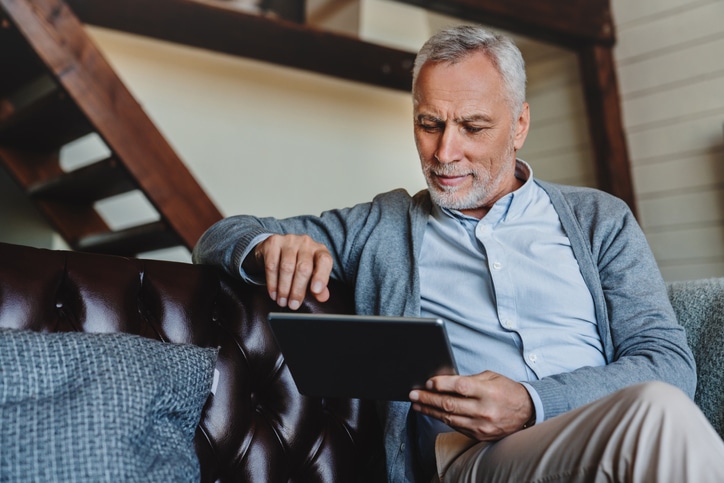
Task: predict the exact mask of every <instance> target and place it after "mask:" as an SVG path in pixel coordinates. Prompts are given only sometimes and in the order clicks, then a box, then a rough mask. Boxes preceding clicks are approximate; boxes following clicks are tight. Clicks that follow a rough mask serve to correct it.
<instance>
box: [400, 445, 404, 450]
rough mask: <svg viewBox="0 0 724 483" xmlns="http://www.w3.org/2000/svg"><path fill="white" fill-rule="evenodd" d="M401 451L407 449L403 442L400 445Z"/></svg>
mask: <svg viewBox="0 0 724 483" xmlns="http://www.w3.org/2000/svg"><path fill="white" fill-rule="evenodd" d="M400 451H405V443H402V444H401V445H400Z"/></svg>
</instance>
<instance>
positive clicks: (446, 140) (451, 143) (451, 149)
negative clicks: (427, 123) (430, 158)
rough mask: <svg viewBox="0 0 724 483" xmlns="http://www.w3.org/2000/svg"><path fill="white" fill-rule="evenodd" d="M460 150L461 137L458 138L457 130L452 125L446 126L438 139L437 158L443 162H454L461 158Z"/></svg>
mask: <svg viewBox="0 0 724 483" xmlns="http://www.w3.org/2000/svg"><path fill="white" fill-rule="evenodd" d="M460 152H461V149H460V139H458V134H457V132H456V131H455V129H453V128H452V127H450V126H445V129H444V130H443V132H442V135H441V136H440V139H439V140H438V144H437V150H436V151H435V159H437V160H438V161H439V162H441V163H454V162H455V161H459V160H460V157H461V154H460Z"/></svg>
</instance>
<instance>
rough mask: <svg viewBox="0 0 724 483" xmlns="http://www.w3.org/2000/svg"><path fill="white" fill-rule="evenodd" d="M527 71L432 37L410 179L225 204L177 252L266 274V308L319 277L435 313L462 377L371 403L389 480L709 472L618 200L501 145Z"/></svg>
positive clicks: (417, 91) (518, 121)
mask: <svg viewBox="0 0 724 483" xmlns="http://www.w3.org/2000/svg"><path fill="white" fill-rule="evenodd" d="M525 82H526V79H525V68H524V63H523V59H522V56H521V54H520V52H519V50H518V49H517V48H516V47H515V45H514V44H513V43H512V42H511V41H510V40H509V39H507V38H505V37H502V36H499V35H496V34H493V33H491V32H489V31H486V30H485V29H482V28H478V27H459V28H454V29H450V30H446V31H443V32H441V33H439V34H437V35H435V36H434V37H433V38H431V39H430V40H429V41H428V42H427V43H426V44H425V45H424V46H423V47H422V49H421V50H420V52H419V54H418V56H417V59H416V62H415V69H414V73H413V101H414V132H415V141H416V145H417V150H418V152H419V155H420V161H421V165H422V170H423V172H424V175H425V179H426V180H427V185H428V189H427V190H425V191H422V192H420V193H418V194H416V195H415V196H412V197H411V196H409V195H408V194H407V193H405V192H403V191H393V192H390V193H385V194H381V195H378V196H377V197H375V199H374V200H373V201H371V202H370V203H365V204H361V205H357V206H354V207H351V208H346V209H341V210H332V211H328V212H325V213H322V214H321V215H320V216H301V217H294V218H289V219H285V220H276V219H271V218H266V219H257V218H253V217H249V216H236V217H231V218H228V219H225V220H223V221H221V222H219V223H218V224H216V225H215V226H213V227H212V228H210V229H209V231H208V232H207V233H206V234H205V235H204V236H203V237H202V239H201V240H200V242H199V244H198V246H197V247H196V249H195V252H194V257H195V261H197V262H203V263H214V264H218V265H220V266H223V267H224V268H225V269H226V270H228V271H229V272H230V273H232V274H234V275H236V276H241V277H243V278H246V279H247V280H249V281H251V282H254V281H256V282H259V283H266V286H267V288H268V291H269V295H270V296H271V297H272V298H273V299H274V300H276V302H277V303H278V304H279V305H280V306H282V307H289V308H291V309H296V308H298V307H299V306H300V304H301V301H302V300H303V298H304V297H305V295H306V294H307V293H308V292H309V293H311V294H312V295H313V296H315V297H316V298H317V299H318V300H320V301H325V300H326V299H327V298H328V296H329V292H328V289H327V283H328V281H329V278H330V277H333V278H335V279H338V280H341V281H342V282H344V283H347V284H349V285H351V286H353V287H354V291H355V303H356V310H357V312H358V313H363V314H381V315H404V316H420V315H422V316H434V317H441V318H443V319H445V320H446V321H447V328H448V332H449V334H450V339H451V342H452V345H453V350H454V352H455V357H456V360H457V362H458V365H459V369H460V373H461V375H460V376H438V377H435V378H433V379H431V380H430V381H428V384H427V386H426V388H425V389H424V390H422V389H421V390H415V391H412V392H411V393H410V400H411V401H410V402H409V403H408V402H392V403H389V404H387V405H386V406H385V410H384V411H383V412H384V414H383V417H384V419H385V421H384V424H385V448H386V464H387V474H388V479H389V480H390V481H424V482H426V481H430V480H431V479H434V480H437V479H438V477H439V478H441V479H442V480H444V481H463V480H465V481H468V480H469V481H599V480H600V481H679V482H680V481H724V469H723V468H722V464H721V462H722V461H724V444H723V443H722V441H721V440H720V439H719V437H718V435H717V434H716V433H715V432H714V430H713V429H712V428H711V427H710V426H709V424H708V423H707V421H706V419H705V418H704V416H703V415H702V414H701V413H700V412H699V411H698V409H697V408H696V406H695V405H694V404H693V403H692V402H691V400H690V397H691V396H692V395H693V393H694V389H695V384H696V371H695V367H694V361H693V357H692V355H691V352H690V350H689V348H688V346H687V343H686V337H685V334H684V332H683V330H682V329H681V327H679V326H678V324H677V323H676V320H675V316H674V313H673V311H672V309H671V306H670V304H669V301H668V297H667V294H666V289H665V286H664V283H663V280H662V279H661V276H660V274H659V271H658V268H657V266H656V262H655V260H654V259H653V256H652V254H651V251H650V249H649V247H648V245H647V243H646V240H645V238H644V236H643V234H642V232H641V230H640V228H639V226H638V225H637V223H636V221H635V220H634V218H633V216H632V214H631V212H630V211H629V210H628V208H627V207H626V206H625V204H624V203H623V202H621V201H620V200H618V199H616V198H614V197H612V196H610V195H608V194H605V193H602V192H600V191H596V190H592V189H586V188H577V187H567V186H560V185H554V184H550V183H545V182H543V181H540V180H536V179H535V178H534V177H533V172H532V169H531V167H530V166H529V165H528V164H527V163H525V162H524V161H522V160H520V159H517V157H516V153H517V151H518V150H519V149H520V148H521V147H522V146H523V143H524V142H525V139H526V135H527V133H528V128H529V125H530V114H529V107H528V104H527V103H526V102H525ZM413 342H414V341H413Z"/></svg>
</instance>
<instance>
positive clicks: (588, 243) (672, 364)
mask: <svg viewBox="0 0 724 483" xmlns="http://www.w3.org/2000/svg"><path fill="white" fill-rule="evenodd" d="M542 186H543V187H544V188H545V189H546V191H548V193H549V195H550V196H551V200H552V201H553V203H554V205H555V206H556V209H557V210H558V212H559V216H560V217H561V222H562V224H563V226H564V229H565V230H566V233H567V235H568V237H569V239H570V240H571V245H572V247H573V249H574V253H575V254H576V258H577V260H578V262H579V266H580V268H581V273H582V274H583V277H584V279H585V280H586V283H587V284H588V287H589V290H590V292H591V294H592V296H593V299H594V303H595V305H596V316H597V322H598V325H599V334H600V336H601V340H602V342H603V346H604V349H605V353H606V358H607V364H606V365H605V366H602V367H583V368H580V369H577V370H575V371H572V372H570V373H564V374H558V375H554V376H550V377H546V378H543V379H541V380H538V381H530V382H529V384H530V385H531V386H532V387H533V388H534V389H535V390H536V391H537V392H538V394H539V396H540V398H541V400H542V403H543V407H544V410H545V417H546V419H548V418H551V417H554V416H556V415H559V414H561V413H564V412H566V411H569V410H571V409H574V408H576V407H579V406H582V405H584V404H587V403H589V402H591V401H593V400H595V399H598V398H600V397H603V396H605V395H607V394H610V393H612V392H614V391H616V390H618V389H621V388H623V387H626V386H630V385H633V384H636V383H640V382H646V381H654V380H657V381H663V382H667V383H669V384H672V385H674V386H676V387H678V388H680V389H681V390H682V391H684V392H685V393H686V394H688V395H689V396H690V397H692V398H693V395H694V390H695V388H696V365H695V362H694V357H693V355H692V352H691V350H690V348H689V346H688V343H687V340H686V334H685V332H684V329H683V328H682V327H681V326H680V325H679V324H678V322H677V320H676V315H675V313H674V311H673V309H672V307H671V303H670V301H669V298H668V294H667V289H666V285H665V283H664V281H663V278H662V277H661V274H660V271H659V269H658V266H657V264H656V260H655V259H654V256H653V253H652V252H651V249H650V247H649V245H648V242H647V241H646V237H645V236H644V234H643V232H642V230H641V228H640V227H639V225H638V223H637V222H636V220H635V218H634V216H633V214H632V213H631V211H630V210H629V209H628V207H627V206H626V205H625V203H624V202H623V201H621V200H619V199H617V198H614V197H613V196H611V195H608V194H606V193H603V192H600V191H598V190H592V189H587V188H559V187H556V186H555V185H550V184H544V183H542Z"/></svg>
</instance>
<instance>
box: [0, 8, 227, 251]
mask: <svg viewBox="0 0 724 483" xmlns="http://www.w3.org/2000/svg"><path fill="white" fill-rule="evenodd" d="M0 66H2V67H0V69H1V70H0V72H2V73H0V164H2V165H4V166H5V168H7V170H8V171H9V173H10V174H11V176H12V177H13V178H14V179H15V180H16V181H17V183H18V184H19V185H20V186H21V188H22V189H23V190H25V192H27V194H28V196H29V197H30V198H31V199H32V200H33V202H34V203H35V204H36V206H37V207H38V208H39V210H40V211H41V212H42V213H43V214H44V215H45V216H46V217H47V219H48V220H49V221H50V223H51V224H52V225H53V227H54V228H55V229H56V230H57V231H58V233H59V234H60V235H61V236H62V237H63V238H64V239H65V240H66V242H67V243H68V244H69V246H70V247H71V248H73V249H75V250H82V251H93V252H101V253H110V254H117V255H125V256H134V255H137V254H139V253H144V252H148V251H152V250H158V249H162V248H168V247H173V246H179V245H182V246H185V247H187V248H189V249H190V248H192V247H193V245H194V244H195V243H196V241H197V240H198V238H199V237H200V236H201V234H202V233H203V232H204V230H205V229H206V228H208V227H209V226H210V225H211V224H212V223H214V222H216V221H217V220H219V219H220V218H221V214H220V212H219V210H218V209H217V208H216V207H215V206H214V204H213V203H212V201H211V200H210V199H209V197H208V196H207V195H206V193H205V192H204V191H203V189H202V188H201V187H200V186H199V184H198V183H197V182H196V180H195V179H194V177H193V176H192V175H191V173H190V172H189V171H188V169H187V168H186V166H185V165H184V164H183V162H182V161H181V160H180V159H179V158H178V156H177V155H176V154H175V153H174V151H173V150H172V149H171V147H170V146H169V144H168V143H167V142H166V140H165V139H164V138H163V136H162V135H161V134H160V132H159V131H158V129H157V128H156V127H155V126H154V124H153V123H152V122H151V120H150V119H149V118H148V117H147V116H146V114H145V113H144V112H143V110H142V108H141V106H140V105H139V104H138V102H137V101H136V100H135V99H134V98H133V96H132V95H131V94H130V92H129V91H128V90H127V89H126V87H125V86H124V85H123V83H122V82H121V81H120V79H119V78H118V76H117V75H116V74H115V73H114V71H113V69H112V68H111V67H110V65H109V64H108V63H107V62H106V60H105V59H104V58H103V56H102V55H101V53H100V52H99V50H98V49H97V48H96V47H95V45H94V44H93V43H92V41H91V40H90V38H89V37H88V35H87V34H86V33H85V31H84V29H83V26H82V24H81V23H80V21H79V20H78V19H77V18H76V17H75V15H74V14H73V13H72V12H71V10H70V9H69V8H68V6H67V5H66V4H64V3H62V2H61V1H59V0H0ZM92 133H95V134H96V135H97V136H98V137H99V138H100V139H101V140H102V141H103V143H105V145H106V146H107V148H108V151H109V152H110V155H109V156H108V157H107V158H106V159H102V160H100V161H98V162H95V163H93V164H90V165H86V166H83V167H81V168H78V169H74V170H71V171H67V172H66V171H65V170H64V169H63V168H62V166H61V164H60V150H61V148H63V146H66V145H67V144H69V143H71V142H73V141H76V140H78V139H81V138H83V137H85V136H87V135H89V134H92ZM134 190H139V191H140V192H141V193H143V195H145V197H146V198H147V199H148V201H149V202H150V204H151V205H152V206H153V207H154V209H155V210H156V211H157V212H158V219H157V221H153V222H150V223H143V224H141V225H138V226H132V227H130V228H124V229H121V230H113V229H111V228H110V227H109V224H108V223H107V222H106V221H105V220H104V219H103V217H102V216H101V215H100V214H99V212H98V210H97V207H96V204H97V202H98V201H100V200H104V199H108V198H110V197H113V196H115V195H119V194H121V193H128V192H131V191H134Z"/></svg>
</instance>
